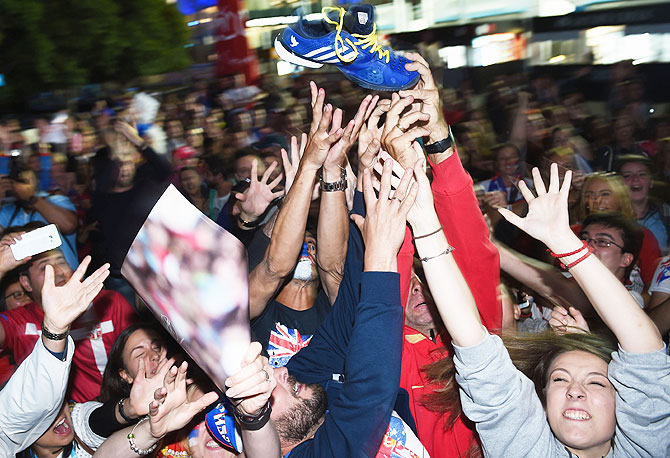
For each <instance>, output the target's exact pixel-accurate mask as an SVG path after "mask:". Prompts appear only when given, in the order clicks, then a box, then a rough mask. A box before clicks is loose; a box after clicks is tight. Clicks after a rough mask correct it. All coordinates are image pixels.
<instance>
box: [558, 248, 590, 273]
mask: <svg viewBox="0 0 670 458" xmlns="http://www.w3.org/2000/svg"><path fill="white" fill-rule="evenodd" d="M591 253H593V247H592V246H590V247H589V248H588V250H586V254H585V255H584V256H582V257H581V258H579V259H577V260H576V261H573V262H571V263H570V264H568V265H567V266H565V268H566V269H568V270H569V269H572V268H573V267H575V266H576V265H577V264H579V263H580V262H582V261H583V260H584V259H586V258H588V257H589V256H591Z"/></svg>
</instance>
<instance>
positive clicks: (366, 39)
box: [321, 6, 390, 64]
mask: <svg viewBox="0 0 670 458" xmlns="http://www.w3.org/2000/svg"><path fill="white" fill-rule="evenodd" d="M332 11H337V13H338V14H339V20H338V21H333V20H332V19H330V18H329V17H328V13H329V12H332ZM321 14H323V18H324V19H325V20H326V22H328V23H329V24H333V25H335V26H336V27H337V29H336V30H337V33H336V34H335V54H337V57H338V58H339V59H340V60H341V61H343V62H353V61H354V60H356V57H358V48H357V46H360V47H361V49H367V48H370V49H369V52H370V54H375V53H379V55H378V56H377V58H378V59H379V60H381V59H386V63H387V64H388V63H389V61H390V57H389V50H388V49H384V48H382V45H380V44H379V43H377V24H373V26H372V32H371V33H369V34H368V35H361V34H357V33H352V34H351V36H352V37H354V38H358V40H356V41H354V42H352V41H351V40H350V39H349V38H344V39H343V38H342V35H341V32H342V26H343V21H344V14H345V11H344V8H339V7H336V6H324V7H323V8H322V9H321ZM345 40H346V42H347V43H348V44H349V46H351V49H353V51H354V53H355V54H354V56H353V57H351V58H345V57H344V53H343V52H342V48H343V47H344V41H345Z"/></svg>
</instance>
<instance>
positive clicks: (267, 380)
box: [261, 369, 270, 382]
mask: <svg viewBox="0 0 670 458" xmlns="http://www.w3.org/2000/svg"><path fill="white" fill-rule="evenodd" d="M261 370H262V371H263V373H264V374H265V381H266V382H269V381H270V374H268V372H267V371H266V370H265V369H261Z"/></svg>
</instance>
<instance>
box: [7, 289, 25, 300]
mask: <svg viewBox="0 0 670 458" xmlns="http://www.w3.org/2000/svg"><path fill="white" fill-rule="evenodd" d="M26 296H27V295H26V292H25V291H14V292H13V293H9V294H8V295H6V296H5V300H7V299H9V298H10V297H13V298H14V300H15V301H20V300H22V299H25V298H26Z"/></svg>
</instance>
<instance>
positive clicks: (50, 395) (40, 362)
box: [0, 337, 74, 458]
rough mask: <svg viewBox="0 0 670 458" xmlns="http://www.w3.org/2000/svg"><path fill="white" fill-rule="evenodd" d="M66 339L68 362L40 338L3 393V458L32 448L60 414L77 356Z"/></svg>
mask: <svg viewBox="0 0 670 458" xmlns="http://www.w3.org/2000/svg"><path fill="white" fill-rule="evenodd" d="M67 339H68V342H67V354H66V358H65V361H61V360H59V359H58V358H56V357H55V356H54V355H52V354H51V352H49V350H47V348H46V347H45V346H44V343H43V342H42V339H39V340H38V341H37V343H36V344H35V348H34V349H33V351H32V353H30V355H28V357H27V358H26V359H25V360H24V361H23V362H22V363H21V365H20V366H19V367H18V369H17V370H16V372H14V375H12V377H11V378H10V379H9V381H8V382H7V385H5V388H3V390H2V391H0V457H1V458H10V457H14V455H15V454H16V453H18V452H20V451H21V450H24V449H26V448H28V447H30V445H32V444H33V442H35V441H36V440H37V439H39V438H40V436H41V435H42V434H44V432H45V431H46V430H47V429H48V428H49V426H51V424H52V423H53V421H54V420H55V419H56V417H57V416H58V414H59V413H60V411H61V407H62V406H63V399H65V389H66V388H67V382H68V376H69V375H70V365H71V364H72V355H73V354H74V341H73V340H72V337H68V338H67Z"/></svg>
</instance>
